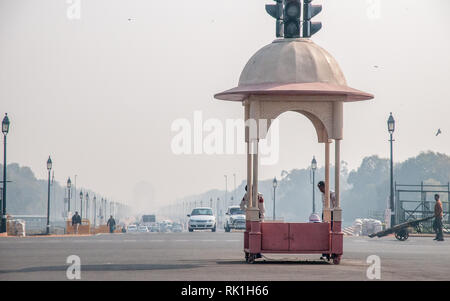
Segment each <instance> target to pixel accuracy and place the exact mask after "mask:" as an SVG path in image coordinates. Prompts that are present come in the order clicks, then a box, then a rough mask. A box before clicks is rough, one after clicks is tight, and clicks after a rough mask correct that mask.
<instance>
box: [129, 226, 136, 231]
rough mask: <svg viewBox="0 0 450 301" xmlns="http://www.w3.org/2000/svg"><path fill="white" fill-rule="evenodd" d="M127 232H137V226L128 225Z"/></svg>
mask: <svg viewBox="0 0 450 301" xmlns="http://www.w3.org/2000/svg"><path fill="white" fill-rule="evenodd" d="M127 232H137V226H136V225H129V226H128V227H127Z"/></svg>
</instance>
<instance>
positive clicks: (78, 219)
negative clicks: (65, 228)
mask: <svg viewBox="0 0 450 301" xmlns="http://www.w3.org/2000/svg"><path fill="white" fill-rule="evenodd" d="M80 225H81V216H80V215H79V214H78V211H75V214H74V215H73V216H72V227H73V232H74V233H75V234H78V228H79V226H80Z"/></svg>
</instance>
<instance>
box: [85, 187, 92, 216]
mask: <svg viewBox="0 0 450 301" xmlns="http://www.w3.org/2000/svg"><path fill="white" fill-rule="evenodd" d="M89 209H90V208H89V193H87V192H86V218H87V219H88V220H90V219H91V216H90V215H89V213H90V212H89V211H90V210H89Z"/></svg>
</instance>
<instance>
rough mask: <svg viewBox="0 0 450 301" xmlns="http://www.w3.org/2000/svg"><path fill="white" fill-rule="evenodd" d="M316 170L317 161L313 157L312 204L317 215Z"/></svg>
mask: <svg viewBox="0 0 450 301" xmlns="http://www.w3.org/2000/svg"><path fill="white" fill-rule="evenodd" d="M316 169H317V161H316V158H315V157H313V159H312V161H311V170H312V174H313V182H312V187H313V203H312V209H313V213H316V190H315V188H316V187H315V185H316V183H315V182H316Z"/></svg>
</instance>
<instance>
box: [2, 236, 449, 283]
mask: <svg viewBox="0 0 450 301" xmlns="http://www.w3.org/2000/svg"><path fill="white" fill-rule="evenodd" d="M242 238H243V234H242V233H238V232H236V233H224V232H216V233H211V232H194V233H186V232H183V233H136V234H134V233H133V234H131V233H130V234H114V235H110V234H101V235H95V236H84V237H26V238H17V237H6V238H0V280H66V279H67V277H66V270H67V268H68V266H69V265H68V264H67V263H66V260H67V257H68V256H70V255H77V256H79V257H80V259H81V280H225V281H232V280H367V277H366V271H367V268H368V266H369V264H368V263H366V259H367V257H368V256H370V255H378V256H379V257H380V259H381V280H449V279H450V243H449V241H448V240H447V241H444V242H442V243H438V242H435V241H433V240H432V238H418V237H411V238H409V239H408V240H407V241H405V242H400V241H397V240H396V239H395V238H393V237H386V238H382V239H379V238H375V239H370V238H367V237H345V239H344V257H343V260H342V262H341V264H340V265H333V264H328V263H326V262H323V261H320V260H319V256H317V255H307V256H305V255H303V256H295V255H294V256H293V255H272V254H269V255H266V256H267V257H268V258H270V259H272V260H271V261H267V260H266V261H260V262H257V263H255V264H252V265H249V264H246V263H245V261H244V254H243V251H242ZM263 259H264V258H263Z"/></svg>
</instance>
